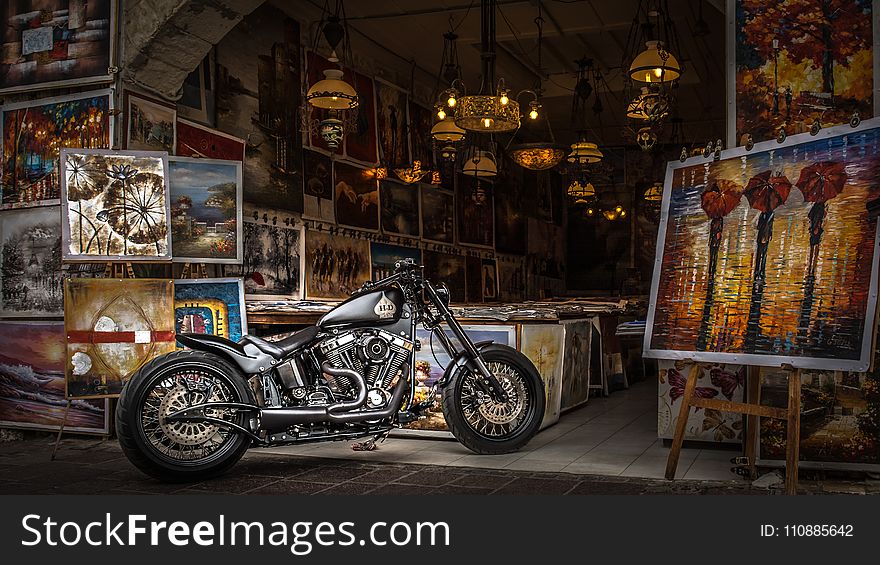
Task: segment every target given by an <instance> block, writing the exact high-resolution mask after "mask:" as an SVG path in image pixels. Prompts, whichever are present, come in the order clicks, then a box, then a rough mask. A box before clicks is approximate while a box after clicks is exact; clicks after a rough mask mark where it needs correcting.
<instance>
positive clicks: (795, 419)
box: [785, 369, 801, 495]
mask: <svg viewBox="0 0 880 565" xmlns="http://www.w3.org/2000/svg"><path fill="white" fill-rule="evenodd" d="M800 443H801V371H800V369H795V370H794V371H792V372H791V374H790V375H789V377H788V434H787V437H786V440H785V494H788V495H795V494H797V486H798V460H799V458H800Z"/></svg>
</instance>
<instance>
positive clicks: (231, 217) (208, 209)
mask: <svg viewBox="0 0 880 565" xmlns="http://www.w3.org/2000/svg"><path fill="white" fill-rule="evenodd" d="M168 191H169V195H170V200H171V251H172V255H173V257H174V260H175V261H178V262H187V263H188V262H193V263H240V262H241V259H242V238H241V220H242V202H241V198H242V197H241V163H238V162H231V161H220V160H216V159H190V158H184V157H169V158H168Z"/></svg>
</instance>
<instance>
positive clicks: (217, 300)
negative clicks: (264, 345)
mask: <svg viewBox="0 0 880 565" xmlns="http://www.w3.org/2000/svg"><path fill="white" fill-rule="evenodd" d="M174 318H175V320H174V325H175V330H176V331H177V333H195V334H208V335H217V336H220V337H224V338H226V339H229V340H232V341H238V340H239V339H241V336H243V335H245V334H246V333H247V313H246V312H245V306H244V283H243V282H242V279H239V278H218V279H179V280H176V281H174Z"/></svg>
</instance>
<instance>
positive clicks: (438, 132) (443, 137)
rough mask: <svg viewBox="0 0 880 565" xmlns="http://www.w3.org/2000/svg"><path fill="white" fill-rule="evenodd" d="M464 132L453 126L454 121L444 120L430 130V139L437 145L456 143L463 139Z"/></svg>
mask: <svg viewBox="0 0 880 565" xmlns="http://www.w3.org/2000/svg"><path fill="white" fill-rule="evenodd" d="M464 135H465V131H464V130H463V129H461V128H460V127H458V126H457V125H455V120H453V119H452V118H449V117H447V118H445V119H443V120H440V121H439V122H437V123H436V124H434V127H432V128H431V138H432V139H433V140H434V141H437V142H439V143H458V142H459V141H461V140H462V139H464Z"/></svg>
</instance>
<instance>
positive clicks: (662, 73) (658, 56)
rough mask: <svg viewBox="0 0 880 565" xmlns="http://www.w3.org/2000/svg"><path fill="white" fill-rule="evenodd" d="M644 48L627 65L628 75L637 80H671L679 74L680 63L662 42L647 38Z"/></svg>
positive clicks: (648, 81) (653, 81)
mask: <svg viewBox="0 0 880 565" xmlns="http://www.w3.org/2000/svg"><path fill="white" fill-rule="evenodd" d="M645 47H646V49H645V50H644V51H642V52H641V53H639V54H638V55H636V57H635V58H634V59H633V62H632V64H631V65H630V66H629V76H630V78H631V79H633V80H635V81H638V82H647V83H662V82H672V81H674V80H676V79H677V78H678V77H680V76H681V65H680V64H679V62H678V59H676V58H675V55H673V54H672V53H670V52H669V51H667V50H666V48H665V47H664V45H663V42H661V41H657V40H656V39H654V40H649V41H646V42H645Z"/></svg>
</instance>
